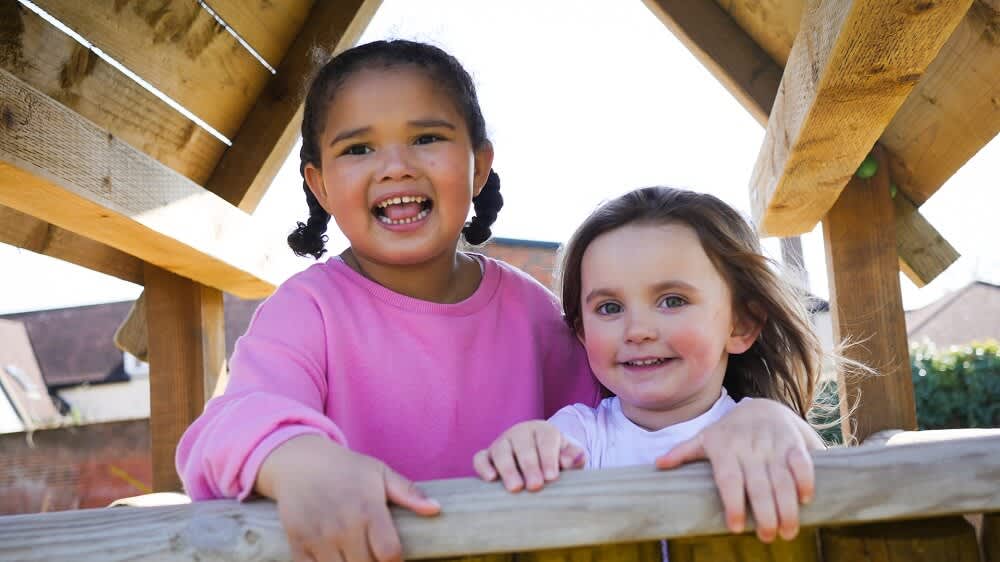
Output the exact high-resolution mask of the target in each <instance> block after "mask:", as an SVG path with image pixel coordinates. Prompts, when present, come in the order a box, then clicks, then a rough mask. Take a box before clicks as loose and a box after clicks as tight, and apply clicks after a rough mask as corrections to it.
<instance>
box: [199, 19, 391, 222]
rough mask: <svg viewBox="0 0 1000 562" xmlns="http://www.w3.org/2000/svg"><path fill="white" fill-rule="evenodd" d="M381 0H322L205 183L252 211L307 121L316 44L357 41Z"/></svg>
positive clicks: (336, 47)
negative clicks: (304, 117)
mask: <svg viewBox="0 0 1000 562" xmlns="http://www.w3.org/2000/svg"><path fill="white" fill-rule="evenodd" d="M379 4H381V0H344V1H341V2H317V3H316V4H315V6H314V7H313V9H312V11H311V12H310V14H309V17H308V18H307V19H306V23H305V26H304V27H303V28H302V30H301V31H300V32H299V34H298V36H297V37H296V38H295V41H294V42H293V43H292V46H291V47H289V49H288V52H287V53H286V54H285V58H284V59H283V60H282V61H281V64H280V65H279V66H278V68H277V74H275V75H274V76H272V77H271V79H270V81H268V83H267V86H266V87H265V88H264V90H263V91H262V92H261V94H260V96H259V97H258V98H257V100H256V102H255V103H254V105H253V109H252V110H251V111H250V113H249V115H247V118H246V121H245V122H244V123H243V126H242V127H241V128H240V131H239V134H237V135H236V136H235V137H234V138H233V145H232V146H231V147H230V148H229V149H228V150H227V151H226V153H225V154H224V155H223V157H222V160H221V161H220V162H219V165H218V167H217V168H216V170H215V172H214V174H213V175H212V178H211V179H210V180H209V181H208V183H206V184H205V186H206V187H207V188H208V189H209V190H211V191H212V192H213V193H216V194H218V195H219V196H220V197H222V198H223V199H225V200H226V201H228V202H230V203H232V204H233V205H236V206H238V207H239V208H240V209H243V210H244V211H247V212H251V211H253V210H254V209H255V208H256V207H257V204H258V203H259V202H260V200H261V198H262V197H264V193H265V192H266V191H267V188H268V186H270V185H271V181H272V180H273V179H274V176H275V175H276V174H277V173H278V169H280V168H281V165H282V164H283V163H284V162H285V160H286V159H287V158H288V154H289V152H291V150H292V147H293V146H294V145H295V142H296V140H298V137H299V131H300V129H301V126H302V96H303V95H304V92H303V88H304V84H305V82H306V78H307V77H308V76H309V75H310V73H311V72H312V70H313V66H314V63H313V59H312V57H311V56H310V54H311V52H312V50H313V49H314V48H316V47H319V48H322V49H328V50H330V51H334V52H336V51H341V50H343V49H345V48H347V47H350V46H352V45H354V43H356V42H357V40H358V38H359V37H360V36H361V33H362V32H363V31H364V29H365V27H366V26H367V25H368V22H369V21H371V18H372V17H373V16H374V15H375V11H376V10H377V9H378V6H379Z"/></svg>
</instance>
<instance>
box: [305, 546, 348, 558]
mask: <svg viewBox="0 0 1000 562" xmlns="http://www.w3.org/2000/svg"><path fill="white" fill-rule="evenodd" d="M306 553H307V554H308V555H309V558H308V559H309V560H315V561H316V562H344V556H343V554H341V552H340V549H339V548H337V545H336V544H335V543H332V542H325V543H324V542H317V543H313V544H310V545H309V546H307V547H306Z"/></svg>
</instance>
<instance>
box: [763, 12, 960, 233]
mask: <svg viewBox="0 0 1000 562" xmlns="http://www.w3.org/2000/svg"><path fill="white" fill-rule="evenodd" d="M971 2H972V0H947V1H942V2H936V3H933V2H917V1H915V0H852V1H847V0H820V1H817V2H816V3H814V4H811V5H809V6H808V7H807V9H806V11H805V14H804V16H803V23H802V28H801V29H800V31H799V35H798V38H797V39H796V41H795V44H794V46H793V47H792V51H791V53H790V55H789V58H788V64H787V66H786V67H785V73H784V75H783V77H782V80H781V86H780V88H779V89H778V94H777V97H776V98H775V102H774V108H773V110H772V112H771V117H770V119H769V120H768V125H767V133H766V135H765V138H764V142H763V145H762V147H761V151H760V155H759V156H758V158H757V163H756V165H755V166H754V171H753V176H752V178H751V182H750V185H751V191H752V193H751V201H752V207H753V212H754V217H755V218H756V219H757V223H758V224H759V225H760V228H761V230H762V231H763V232H765V233H767V234H770V235H778V236H789V235H794V234H802V233H804V232H808V231H809V230H811V229H812V228H813V227H814V226H815V225H816V223H817V222H819V220H820V219H821V218H822V217H823V215H824V214H825V213H826V212H827V211H828V210H829V209H830V207H832V206H833V204H834V202H835V201H836V200H837V196H838V195H839V194H840V192H841V190H843V188H844V186H845V185H846V184H847V181H848V180H849V179H850V177H851V176H852V175H853V174H854V171H855V170H856V169H857V167H858V165H859V164H860V163H861V161H862V160H863V159H864V157H865V156H866V155H867V153H868V151H869V150H870V149H871V147H872V146H873V145H874V144H875V141H877V140H878V138H879V136H881V134H882V132H883V131H884V130H885V127H886V125H888V123H889V121H890V120H891V119H892V116H893V115H894V114H895V113H896V110H897V109H898V108H899V106H900V105H901V104H902V103H903V101H904V100H905V99H906V96H907V95H908V94H909V93H910V91H911V90H912V89H913V86H914V85H915V84H916V82H917V80H919V79H920V76H921V75H922V74H923V72H924V70H925V69H926V68H927V65H928V64H930V62H931V61H932V60H933V59H934V56H935V55H936V54H937V52H938V50H940V48H941V46H942V45H943V44H944V42H945V41H946V40H947V39H948V36H949V35H950V34H951V31H952V30H953V29H954V28H955V26H956V25H957V24H958V22H959V21H960V20H961V19H962V17H963V16H964V15H965V13H966V11H967V10H968V8H969V5H970V4H971Z"/></svg>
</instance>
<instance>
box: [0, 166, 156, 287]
mask: <svg viewBox="0 0 1000 562" xmlns="http://www.w3.org/2000/svg"><path fill="white" fill-rule="evenodd" d="M0 181H2V180H0ZM0 242H3V243H4V244H10V245H11V246H17V247H18V248H24V249H25V250H30V251H32V252H35V253H36V254H42V255H45V256H49V257H53V258H58V259H61V260H63V261H68V262H70V263H73V264H76V265H79V266H81V267H86V268H87V269H91V270H93V271H97V272H99V273H103V274H105V275H110V276H112V277H117V278H119V279H124V280H125V281H129V282H131V283H136V284H139V285H141V284H142V261H141V260H138V259H136V258H135V257H133V256H130V255H128V254H126V253H125V252H122V251H119V250H116V249H114V248H112V247H110V246H107V245H105V244H101V243H100V242H94V241H93V240H88V239H87V238H84V237H83V236H80V235H78V234H74V233H72V232H70V231H68V230H65V229H62V228H59V227H58V226H52V225H51V224H49V223H47V222H45V221H43V220H39V219H36V218H35V217H32V216H30V215H26V214H24V213H22V212H20V211H16V210H14V209H11V208H9V207H4V206H0Z"/></svg>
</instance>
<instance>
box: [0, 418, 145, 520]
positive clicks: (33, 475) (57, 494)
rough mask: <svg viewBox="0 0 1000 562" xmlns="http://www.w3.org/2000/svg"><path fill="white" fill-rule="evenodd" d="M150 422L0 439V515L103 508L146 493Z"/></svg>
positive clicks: (125, 423) (91, 427)
mask: <svg viewBox="0 0 1000 562" xmlns="http://www.w3.org/2000/svg"><path fill="white" fill-rule="evenodd" d="M149 450H150V449H149V421H148V420H130V421H124V422H114V423H103V424H93V425H84V426H77V427H68V428H60V429H47V430H39V431H35V432H34V433H32V434H31V435H30V436H29V435H28V434H26V433H8V434H4V435H0V515H10V514H14V513H38V512H42V511H61V510H66V509H78V508H88V507H105V506H107V505H108V504H109V503H111V502H112V501H114V500H116V499H118V498H124V497H128V496H135V495H139V494H143V493H147V492H149V491H150V483H151V482H152V479H153V471H152V466H151V463H150V454H149Z"/></svg>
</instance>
